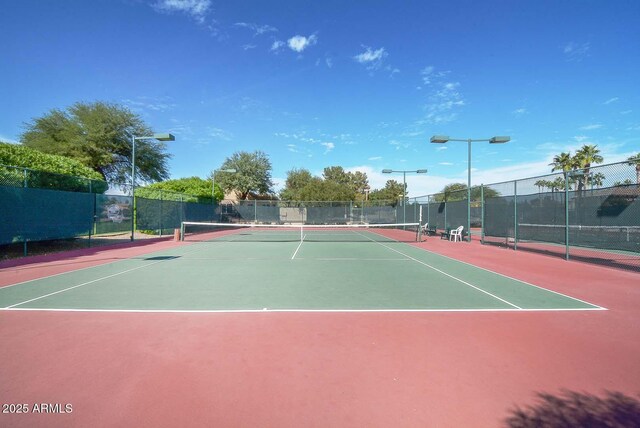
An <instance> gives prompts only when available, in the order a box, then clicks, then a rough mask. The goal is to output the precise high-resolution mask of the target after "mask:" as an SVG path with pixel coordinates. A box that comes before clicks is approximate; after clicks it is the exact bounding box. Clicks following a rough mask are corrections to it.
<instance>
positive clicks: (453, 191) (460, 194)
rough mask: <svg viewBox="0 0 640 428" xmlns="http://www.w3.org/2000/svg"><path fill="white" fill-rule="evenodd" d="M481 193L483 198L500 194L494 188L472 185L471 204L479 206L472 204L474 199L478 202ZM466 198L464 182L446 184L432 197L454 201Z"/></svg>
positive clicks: (438, 200) (441, 200) (439, 200)
mask: <svg viewBox="0 0 640 428" xmlns="http://www.w3.org/2000/svg"><path fill="white" fill-rule="evenodd" d="M483 194H484V197H485V199H486V198H495V197H498V196H500V193H499V192H498V191H497V190H494V189H492V188H490V187H485V188H484V190H483V189H481V188H480V186H472V187H471V202H472V205H473V206H476V205H478V206H479V204H474V201H476V202H479V201H480V200H481V199H482V196H483ZM466 199H467V185H466V184H465V183H452V184H447V185H446V186H444V188H443V189H442V190H441V191H440V192H439V193H438V194H436V195H435V196H434V198H433V200H434V201H435V202H455V201H464V200H466Z"/></svg>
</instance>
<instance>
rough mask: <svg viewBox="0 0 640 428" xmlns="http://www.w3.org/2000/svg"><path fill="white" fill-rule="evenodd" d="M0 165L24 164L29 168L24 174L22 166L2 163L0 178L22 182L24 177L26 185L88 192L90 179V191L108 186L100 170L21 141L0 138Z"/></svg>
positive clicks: (100, 191)
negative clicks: (22, 143)
mask: <svg viewBox="0 0 640 428" xmlns="http://www.w3.org/2000/svg"><path fill="white" fill-rule="evenodd" d="M0 165H7V166H13V167H19V168H28V169H30V170H32V171H33V172H28V173H27V174H26V176H25V174H24V172H23V170H19V169H14V168H4V167H2V168H1V169H0V181H2V182H3V183H13V184H14V185H19V186H22V185H24V181H25V179H26V181H27V183H26V184H27V186H29V187H40V188H50V189H59V190H68V191H85V192H88V191H89V181H88V180H91V191H92V192H93V193H104V192H105V191H106V190H107V188H108V185H107V183H105V182H104V181H102V176H101V175H100V174H98V173H97V172H95V171H94V170H92V169H91V168H88V167H86V166H84V165H83V164H82V163H80V162H78V161H77V160H75V159H71V158H67V157H64V156H57V155H50V154H46V153H42V152H40V151H38V150H34V149H31V148H29V147H25V146H23V145H21V144H9V143H2V142H0ZM46 173H51V174H46Z"/></svg>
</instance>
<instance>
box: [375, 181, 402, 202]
mask: <svg viewBox="0 0 640 428" xmlns="http://www.w3.org/2000/svg"><path fill="white" fill-rule="evenodd" d="M404 194H405V189H404V185H403V184H402V183H398V182H397V181H396V180H387V182H386V183H385V185H384V188H382V189H375V190H372V191H371V193H369V199H370V200H372V201H394V203H395V202H396V201H398V200H399V199H402V195H404Z"/></svg>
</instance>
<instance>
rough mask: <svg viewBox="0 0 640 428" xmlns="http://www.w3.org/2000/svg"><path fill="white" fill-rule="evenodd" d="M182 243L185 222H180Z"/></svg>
mask: <svg viewBox="0 0 640 428" xmlns="http://www.w3.org/2000/svg"><path fill="white" fill-rule="evenodd" d="M180 241H184V221H182V222H180Z"/></svg>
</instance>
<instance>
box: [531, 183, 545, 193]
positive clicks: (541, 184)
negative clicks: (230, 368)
mask: <svg viewBox="0 0 640 428" xmlns="http://www.w3.org/2000/svg"><path fill="white" fill-rule="evenodd" d="M547 183H548V181H547V180H538V181H536V182H535V183H533V185H534V186H536V187H537V188H538V193H542V189H546V188H547Z"/></svg>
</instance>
